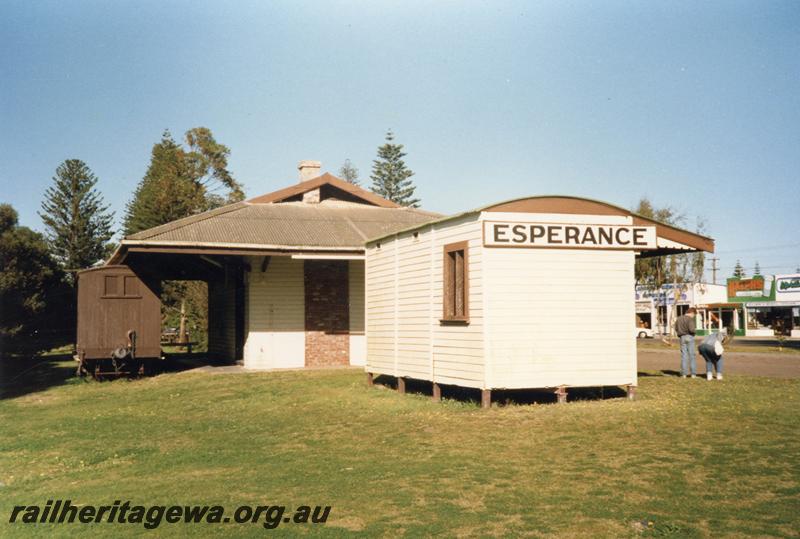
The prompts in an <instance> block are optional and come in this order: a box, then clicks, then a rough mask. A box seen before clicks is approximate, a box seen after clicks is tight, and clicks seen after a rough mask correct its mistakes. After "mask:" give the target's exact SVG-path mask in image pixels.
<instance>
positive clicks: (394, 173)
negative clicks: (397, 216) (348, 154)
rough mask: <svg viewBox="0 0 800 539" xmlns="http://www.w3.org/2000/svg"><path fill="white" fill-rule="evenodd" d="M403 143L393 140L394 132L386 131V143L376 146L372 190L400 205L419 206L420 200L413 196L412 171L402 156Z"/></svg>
mask: <svg viewBox="0 0 800 539" xmlns="http://www.w3.org/2000/svg"><path fill="white" fill-rule="evenodd" d="M405 156H406V154H405V153H404V152H403V145H402V144H397V143H395V142H394V133H392V130H391V129H390V130H389V131H388V132H387V133H386V143H385V144H383V145H382V146H380V147H379V148H378V158H377V159H375V160H373V161H372V174H370V178H372V191H373V192H374V193H375V194H377V195H380V196H382V197H383V198H386V199H388V200H391V201H392V202H396V203H397V204H400V205H401V206H410V207H412V208H417V207H419V203H420V200H419V199H418V198H414V190H415V189H416V186H414V183H413V182H412V181H411V176H413V175H414V172H413V171H411V169H409V168H408V167H407V166H406V164H405V162H404V161H403V157H405Z"/></svg>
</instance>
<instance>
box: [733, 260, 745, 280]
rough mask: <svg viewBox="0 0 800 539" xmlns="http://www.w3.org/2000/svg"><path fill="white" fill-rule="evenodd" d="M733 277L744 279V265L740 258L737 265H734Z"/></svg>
mask: <svg viewBox="0 0 800 539" xmlns="http://www.w3.org/2000/svg"><path fill="white" fill-rule="evenodd" d="M733 278H734V279H744V268H743V267H742V263H741V262H740V261H738V260H737V261H736V266H734V267H733Z"/></svg>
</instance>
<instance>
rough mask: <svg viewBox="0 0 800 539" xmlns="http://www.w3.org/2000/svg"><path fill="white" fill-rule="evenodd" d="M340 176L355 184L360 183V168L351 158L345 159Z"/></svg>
mask: <svg viewBox="0 0 800 539" xmlns="http://www.w3.org/2000/svg"><path fill="white" fill-rule="evenodd" d="M339 177H340V178H342V179H343V180H345V181H348V182H350V183H352V184H353V185H359V184H360V182H359V181H358V169H357V168H356V167H355V165H353V163H352V162H351V161H350V160H349V159H345V160H344V163H342V167H341V168H340V169H339Z"/></svg>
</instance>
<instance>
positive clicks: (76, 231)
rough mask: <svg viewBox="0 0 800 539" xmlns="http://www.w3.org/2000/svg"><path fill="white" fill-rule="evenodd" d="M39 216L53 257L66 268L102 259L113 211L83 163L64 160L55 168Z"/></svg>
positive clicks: (108, 238)
mask: <svg viewBox="0 0 800 539" xmlns="http://www.w3.org/2000/svg"><path fill="white" fill-rule="evenodd" d="M53 182H54V183H53V185H51V186H50V187H48V188H47V191H45V194H44V201H43V202H42V206H41V208H42V209H41V211H40V212H39V216H40V217H41V218H42V221H43V222H44V225H45V231H46V237H47V239H48V240H49V246H50V250H51V252H52V253H53V256H54V257H55V259H56V260H58V262H59V263H60V264H61V266H62V267H63V268H64V269H66V270H77V269H82V268H86V267H88V266H91V265H92V264H94V263H96V262H97V261H99V260H102V259H103V257H104V256H105V254H106V244H107V243H108V240H110V239H111V236H112V235H113V234H114V232H113V231H112V229H111V224H112V222H113V219H114V214H113V213H112V212H110V211H109V206H107V205H106V204H104V202H103V197H102V195H101V194H100V193H99V192H98V191H97V188H96V185H97V177H96V176H95V175H94V174H93V173H92V171H91V169H89V167H88V166H86V163H84V162H83V161H81V160H79V159H67V160H66V161H64V162H63V163H61V165H59V166H58V168H57V169H56V175H55V176H54V177H53Z"/></svg>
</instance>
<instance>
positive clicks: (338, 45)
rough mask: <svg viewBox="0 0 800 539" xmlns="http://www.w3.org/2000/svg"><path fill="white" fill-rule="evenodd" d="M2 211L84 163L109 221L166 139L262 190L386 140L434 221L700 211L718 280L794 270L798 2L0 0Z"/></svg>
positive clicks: (799, 205) (367, 156)
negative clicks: (573, 212)
mask: <svg viewBox="0 0 800 539" xmlns="http://www.w3.org/2000/svg"><path fill="white" fill-rule="evenodd" d="M0 125H1V126H2V129H0V148H1V149H2V159H0V188H1V194H0V201H3V202H10V203H11V204H13V205H14V207H15V208H17V210H18V211H19V213H20V219H21V222H22V224H24V225H27V226H30V227H32V228H35V229H39V230H41V228H42V224H41V221H40V219H39V217H38V216H37V214H36V212H37V210H38V208H39V205H40V203H41V199H42V194H43V192H44V190H45V189H46V188H47V186H48V185H49V183H50V182H51V177H52V176H53V173H54V171H55V168H56V167H57V166H58V164H59V163H60V162H61V161H63V160H64V159H67V158H78V159H82V160H83V161H85V162H86V163H87V164H88V165H89V166H90V167H91V168H92V170H93V171H94V172H95V173H96V174H97V176H98V177H99V178H100V182H99V188H100V190H101V191H102V193H103V194H104V196H105V198H106V200H107V201H108V202H109V203H111V205H112V207H113V209H114V210H115V211H116V214H117V217H118V219H119V218H121V216H122V213H123V210H124V206H125V202H126V201H127V200H128V199H129V198H130V196H131V193H132V191H133V189H134V188H135V186H136V183H137V182H138V181H139V180H140V179H141V177H142V175H143V174H144V172H145V170H146V168H147V165H148V161H149V156H150V149H151V147H152V145H153V144H154V143H155V142H157V141H158V139H159V138H160V135H161V132H162V131H163V130H164V129H165V128H168V129H169V130H171V131H172V133H173V134H174V135H175V136H176V138H178V137H180V136H181V135H182V133H184V132H185V131H186V130H187V129H190V128H192V127H196V126H206V127H209V128H210V129H211V130H212V131H213V133H214V135H215V137H216V138H217V140H218V141H220V142H222V143H223V144H226V145H227V146H228V147H230V149H231V158H230V169H231V171H232V172H233V173H234V175H235V177H236V178H237V179H238V180H239V181H241V182H242V183H244V185H245V188H246V191H247V194H248V195H249V196H255V195H258V194H261V193H265V192H269V191H272V190H275V189H278V188H280V187H284V186H286V185H287V184H290V183H293V182H294V181H296V177H297V171H296V164H297V162H298V161H299V160H301V159H318V160H320V161H322V162H323V169H325V170H329V171H331V172H334V173H335V172H336V171H337V170H338V168H339V166H340V165H341V163H342V162H343V161H344V159H345V158H350V159H351V160H352V161H353V162H354V163H355V164H356V166H357V167H358V168H359V169H360V173H361V178H362V182H365V183H369V178H368V176H369V169H370V166H371V163H372V159H373V158H374V157H375V150H376V148H377V146H378V145H379V144H381V143H382V141H383V136H384V133H385V132H386V130H387V129H388V128H392V129H393V130H394V131H395V133H396V135H397V140H398V141H399V142H401V143H403V144H405V146H406V150H407V152H408V156H407V158H406V161H407V163H408V165H409V166H410V167H411V168H412V169H413V170H414V171H415V172H416V176H415V177H414V179H415V181H416V184H417V186H418V189H417V192H418V194H419V195H420V196H421V198H422V201H423V205H424V207H425V208H427V209H430V210H435V211H440V212H443V213H453V212H457V211H461V210H465V209H468V208H472V207H476V206H480V205H483V204H486V203H490V202H494V201H499V200H504V199H508V198H513V197H517V196H523V195H535V194H569V195H577V196H586V197H591V198H596V199H601V200H605V201H608V202H612V203H615V204H618V205H621V206H625V207H632V206H634V205H635V204H636V202H637V201H638V199H639V198H640V197H641V196H645V195H646V196H648V197H650V198H651V200H652V201H653V202H654V203H656V204H657V205H671V206H674V207H675V208H677V209H679V210H680V211H682V212H684V213H685V214H686V215H687V217H688V219H687V226H688V227H689V228H692V227H693V226H694V222H695V218H696V217H697V216H698V215H699V216H702V217H703V218H705V219H706V221H707V223H708V233H709V234H710V235H711V236H712V237H714V238H715V239H716V240H717V251H718V253H719V254H718V255H717V256H718V257H719V258H720V262H719V265H720V267H721V268H722V275H723V276H726V275H728V274H729V273H730V271H731V269H732V267H733V265H734V264H735V262H736V259H737V258H739V259H741V260H742V263H743V264H744V265H745V266H746V267H748V268H750V269H752V266H753V265H754V263H755V262H756V261H758V262H760V264H761V266H762V269H764V271H765V272H789V271H794V269H795V268H796V267H797V266H798V265H800V2H794V1H787V2H770V1H758V2H756V1H753V2H734V1H725V2H702V3H697V2H673V1H670V2H661V3H658V2H632V1H631V2H627V1H625V2H623V1H610V2H588V1H587V2H537V3H529V2H413V1H403V2H306V3H303V2H236V1H234V2H224V3H223V2H200V1H192V2H188V1H187V2H181V1H170V2H163V1H157V2H150V1H137V2H133V1H115V2H107V1H98V2H90V1H78V0H75V1H71V2H47V1H44V2H30V1H23V2H17V1H13V0H11V1H9V0H6V1H4V2H2V3H0Z"/></svg>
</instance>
